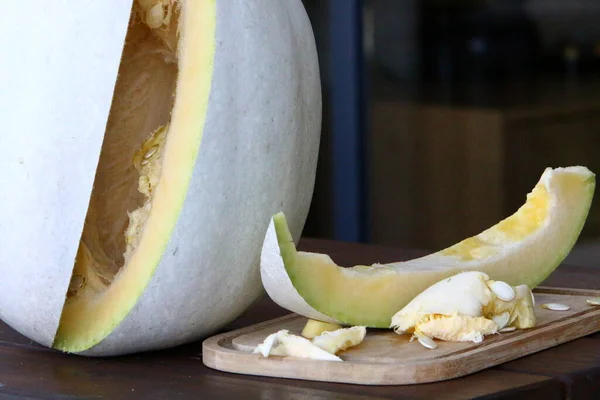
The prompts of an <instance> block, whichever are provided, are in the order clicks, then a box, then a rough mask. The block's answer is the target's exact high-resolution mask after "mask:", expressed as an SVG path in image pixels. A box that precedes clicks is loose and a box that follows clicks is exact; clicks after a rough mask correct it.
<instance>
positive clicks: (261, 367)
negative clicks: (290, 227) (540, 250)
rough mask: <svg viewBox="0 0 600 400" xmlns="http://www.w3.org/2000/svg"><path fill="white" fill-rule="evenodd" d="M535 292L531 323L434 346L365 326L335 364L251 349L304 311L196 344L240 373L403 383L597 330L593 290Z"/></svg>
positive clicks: (463, 371) (215, 363)
mask: <svg viewBox="0 0 600 400" xmlns="http://www.w3.org/2000/svg"><path fill="white" fill-rule="evenodd" d="M535 293H536V294H535V297H536V302H537V306H536V317H537V324H536V327H535V328H532V329H527V330H518V331H515V332H511V333H506V334H500V335H493V336H488V337H487V338H486V340H484V342H483V343H480V344H474V343H450V342H443V341H439V342H438V348H437V349H435V350H426V349H425V348H423V347H422V346H421V345H420V344H419V343H418V342H417V341H412V342H410V341H409V335H397V334H395V333H393V332H391V331H389V330H377V329H369V330H368V334H367V336H366V337H365V340H364V341H363V342H362V343H361V344H360V345H358V346H355V347H352V348H350V349H348V350H346V351H344V352H342V353H340V354H339V355H340V357H341V358H342V359H343V360H344V362H342V363H339V362H323V361H315V360H305V359H297V358H294V357H268V358H264V357H262V356H260V355H256V354H252V350H253V349H254V348H255V347H256V346H257V345H258V344H259V343H261V342H262V341H263V340H264V339H265V338H266V337H267V336H268V335H269V334H271V333H273V332H276V331H279V330H281V329H287V330H289V331H290V332H292V333H295V334H300V332H301V331H302V327H303V326H304V324H305V323H306V318H304V317H301V316H298V315H296V314H290V315H288V316H284V317H281V318H277V319H275V320H271V321H266V322H263V323H261V324H257V325H253V326H250V327H247V328H243V329H240V330H236V331H234V332H229V333H224V334H220V335H216V336H214V337H212V338H209V339H208V340H206V341H205V342H204V344H203V362H204V363H205V364H206V365H207V366H209V367H210V368H214V369H217V370H222V371H228V372H234V373H241V374H250V375H264V376H272V377H280V378H294V379H306V380H317V381H329V382H342V383H352V384H364V385H406V384H416V383H427V382H437V381H443V380H448V379H453V378H457V377H461V376H465V375H468V374H471V373H473V372H476V371H480V370H484V369H487V368H490V367H492V366H495V365H498V364H502V363H504V362H506V361H509V360H514V359H516V358H519V357H522V356H524V355H527V354H532V353H535V352H538V351H540V350H544V349H547V348H550V347H553V346H556V345H558V344H561V343H564V342H567V341H570V340H574V339H576V338H580V337H583V336H585V335H589V334H591V333H594V332H596V331H598V330H600V326H599V324H598V320H600V308H599V307H591V306H589V305H588V304H587V303H586V299H587V298H589V297H591V296H599V295H600V292H597V291H590V290H565V289H556V288H540V289H537V290H536V291H535ZM550 302H556V303H562V304H566V305H568V306H570V310H568V311H564V312H556V311H550V310H546V309H543V308H541V307H540V305H541V304H544V303H550Z"/></svg>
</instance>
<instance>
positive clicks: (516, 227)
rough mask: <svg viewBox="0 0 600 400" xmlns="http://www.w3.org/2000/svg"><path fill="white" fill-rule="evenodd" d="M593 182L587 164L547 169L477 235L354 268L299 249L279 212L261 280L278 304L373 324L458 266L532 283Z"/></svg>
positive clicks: (579, 217) (563, 251)
mask: <svg viewBox="0 0 600 400" xmlns="http://www.w3.org/2000/svg"><path fill="white" fill-rule="evenodd" d="M594 189H595V175H594V174H593V173H592V172H590V171H589V170H588V169H587V168H585V167H567V168H556V169H551V168H547V169H546V170H545V171H544V172H543V174H542V176H541V178H540V180H539V182H538V183H537V185H536V186H535V187H534V189H533V190H532V191H531V193H529V194H528V196H527V200H526V202H525V204H524V205H523V206H522V207H521V208H520V209H519V210H517V211H516V212H515V213H514V214H513V215H511V216H510V217H508V218H506V219H504V220H502V221H500V222H499V223H498V224H496V225H494V226H492V227H491V228H489V229H487V230H485V231H483V232H481V233H479V234H478V235H476V236H473V237H470V238H467V239H465V240H463V241H461V242H459V243H457V244H455V245H453V246H451V247H448V248H446V249H444V250H441V251H438V252H435V253H432V254H429V255H427V256H424V257H421V258H416V259H413V260H409V261H403V262H396V263H390V264H373V265H370V266H366V265H357V266H353V267H351V268H344V267H341V266H338V265H337V264H336V263H335V262H334V261H333V260H332V259H331V258H330V257H329V256H328V255H326V254H318V253H309V252H299V251H297V250H296V247H295V244H294V242H293V240H292V235H291V234H290V232H289V230H288V228H287V224H286V218H285V215H284V213H278V214H276V215H275V216H274V217H273V218H272V220H271V223H270V225H269V228H268V230H267V234H266V237H265V241H264V243H263V249H262V260H261V273H262V279H263V284H264V286H265V288H266V290H267V292H268V294H269V295H270V296H271V298H272V299H273V300H274V301H275V302H276V303H278V304H279V305H281V306H282V307H285V308H287V309H289V310H291V311H293V312H296V313H298V314H301V315H304V316H306V317H308V318H312V319H317V320H324V321H327V322H334V323H339V324H343V325H364V326H369V327H376V328H389V327H390V323H391V318H392V316H393V315H394V314H395V313H396V312H398V311H399V310H401V309H402V308H403V307H405V306H406V305H407V304H408V303H409V302H410V301H411V300H412V299H413V298H415V297H416V296H417V295H418V294H419V293H421V292H423V291H424V290H425V289H426V288H428V287H429V286H431V285H433V284H434V283H435V282H438V281H440V280H442V279H444V278H447V277H450V276H452V275H454V274H457V273H459V272H462V271H481V272H484V273H486V274H488V275H489V277H490V278H491V279H493V280H499V281H504V282H506V283H508V284H510V285H512V286H518V285H521V284H524V285H527V286H529V287H530V288H533V287H535V286H537V285H538V284H540V283H541V282H542V281H544V280H545V279H546V278H547V277H548V275H550V273H551V272H552V271H554V269H555V268H556V267H557V266H558V265H559V264H560V263H561V262H562V260H563V259H564V258H565V257H566V256H567V255H568V253H569V252H570V250H571V249H572V247H573V246H574V244H575V242H576V240H577V238H578V237H579V234H580V232H581V230H582V228H583V225H584V223H585V220H586V218H587V215H588V211H589V208H590V205H591V202H592V198H593V194H594Z"/></svg>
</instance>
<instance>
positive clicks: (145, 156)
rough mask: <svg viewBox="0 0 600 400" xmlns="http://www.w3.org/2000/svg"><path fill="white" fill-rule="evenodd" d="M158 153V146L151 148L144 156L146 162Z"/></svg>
mask: <svg viewBox="0 0 600 400" xmlns="http://www.w3.org/2000/svg"><path fill="white" fill-rule="evenodd" d="M157 151H158V146H156V145H154V146H152V147H150V150H148V151H147V152H146V154H144V160H147V159H149V158H150V157H152V156H153V155H154V154H156V152H157Z"/></svg>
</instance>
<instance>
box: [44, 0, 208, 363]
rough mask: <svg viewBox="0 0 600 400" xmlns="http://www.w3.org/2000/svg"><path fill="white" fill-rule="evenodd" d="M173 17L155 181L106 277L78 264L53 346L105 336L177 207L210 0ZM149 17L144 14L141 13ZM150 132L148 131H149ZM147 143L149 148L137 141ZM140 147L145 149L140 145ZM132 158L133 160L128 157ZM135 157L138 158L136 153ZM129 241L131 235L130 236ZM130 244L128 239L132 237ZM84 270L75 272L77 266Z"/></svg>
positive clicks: (80, 346)
mask: <svg viewBox="0 0 600 400" xmlns="http://www.w3.org/2000/svg"><path fill="white" fill-rule="evenodd" d="M177 6H180V7H181V9H180V19H179V20H178V21H177V35H178V38H177V43H178V46H177V53H176V54H177V60H178V63H177V68H178V70H177V77H176V86H175V92H176V93H177V96H175V99H174V104H173V108H172V109H171V118H170V121H169V125H168V126H167V127H156V128H157V130H160V129H163V128H164V129H167V130H168V132H165V133H167V136H166V139H165V140H164V143H162V144H161V145H162V146H164V149H162V154H161V156H162V165H160V168H161V170H160V172H159V176H158V177H157V179H158V180H157V184H156V186H155V188H154V189H153V192H152V194H151V196H149V198H147V200H148V201H146V203H144V205H143V206H142V208H144V207H145V208H146V209H145V210H141V209H138V210H136V211H140V212H141V213H142V214H144V215H141V219H142V221H141V222H139V221H138V223H137V225H138V226H134V225H136V220H135V216H133V218H132V216H131V215H130V225H129V228H130V229H133V230H135V231H136V232H132V231H130V232H129V235H128V234H127V233H125V236H126V237H127V242H128V248H127V251H126V253H125V254H124V257H125V259H126V262H125V263H124V265H122V267H120V269H119V270H118V272H116V274H115V275H114V277H113V278H112V282H110V283H109V284H108V285H107V284H106V282H102V281H101V279H99V278H100V277H99V276H98V274H97V271H92V269H91V267H90V265H89V264H88V265H82V263H79V264H77V263H76V266H75V268H74V275H73V280H72V285H71V289H70V290H71V291H73V293H71V294H68V297H67V298H66V299H65V303H64V307H63V310H62V315H61V320H60V323H59V327H58V330H57V333H56V335H55V339H54V343H53V346H52V347H54V348H55V349H58V350H61V351H64V352H69V353H78V352H82V351H85V350H88V349H90V348H91V347H93V346H95V345H96V344H98V343H100V342H101V341H102V340H103V339H105V338H106V337H107V336H108V335H109V334H110V333H111V332H112V331H113V330H114V329H115V328H116V327H117V326H118V325H119V324H120V323H121V322H122V321H123V320H124V319H125V317H126V316H127V314H128V313H129V312H130V311H131V310H132V309H133V308H134V307H135V305H136V303H137V301H138V300H139V298H140V297H141V296H142V293H143V291H144V289H145V288H146V286H147V285H148V283H149V281H150V279H151V277H152V276H153V274H154V272H155V270H156V268H157V266H158V264H159V262H160V260H161V258H162V255H163V253H164V251H165V248H166V246H167V243H168V240H169V237H170V234H171V233H172V231H173V229H174V227H175V224H176V221H177V218H178V215H179V213H180V211H181V208H182V207H183V203H184V200H185V196H186V192H187V188H188V185H189V182H190V181H191V177H192V173H193V167H194V164H195V162H196V158H197V156H198V152H199V148H200V144H201V141H202V136H203V130H204V122H205V120H206V113H207V109H208V100H209V94H210V89H211V82H212V75H213V73H212V71H213V66H214V55H215V40H214V38H215V33H216V1H215V0H207V1H202V2H182V3H181V4H178V5H177ZM143 22H144V23H147V22H148V21H143ZM148 133H149V134H150V133H151V132H148ZM143 150H144V151H148V149H143ZM141 154H142V155H143V152H142V153H141ZM132 162H134V160H132ZM138 162H139V158H138ZM132 241H133V242H134V243H131V242H132ZM130 244H131V245H130ZM78 271H79V272H81V273H83V274H84V275H83V276H79V278H78V275H77V272H78Z"/></svg>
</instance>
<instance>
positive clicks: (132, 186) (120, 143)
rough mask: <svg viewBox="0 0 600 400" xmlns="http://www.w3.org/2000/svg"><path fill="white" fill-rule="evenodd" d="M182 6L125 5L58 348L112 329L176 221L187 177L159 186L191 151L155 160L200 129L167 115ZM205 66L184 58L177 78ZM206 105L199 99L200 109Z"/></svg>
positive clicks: (174, 92)
mask: <svg viewBox="0 0 600 400" xmlns="http://www.w3.org/2000/svg"><path fill="white" fill-rule="evenodd" d="M181 5H182V4H181V3H179V2H173V1H170V0H162V1H160V0H159V1H156V0H155V1H148V0H137V1H136V2H135V3H134V4H133V11H132V14H131V18H130V24H129V28H128V31H127V36H126V39H125V46H124V50H123V56H122V60H121V65H120V68H119V75H118V79H117V82H116V87H115V92H114V97H113V103H112V106H111V110H110V114H109V118H108V123H107V128H106V133H105V136H104V142H103V145H102V150H101V153H100V160H99V163H98V168H97V171H96V176H95V180H94V189H93V191H92V194H91V199H90V205H89V209H88V213H87V216H86V220H85V227H84V231H83V234H82V238H81V242H80V245H79V250H78V252H77V258H76V261H75V267H74V271H73V276H72V278H71V284H70V286H69V291H68V293H67V299H66V302H65V305H64V309H63V312H62V317H61V321H60V325H59V329H58V332H57V335H56V338H55V342H54V347H55V348H57V349H60V350H65V351H81V350H84V349H87V348H89V347H91V346H93V345H95V344H97V343H98V342H99V341H100V340H102V339H103V338H104V337H106V335H107V334H108V333H109V332H110V331H112V329H113V328H114V327H115V326H116V325H117V324H118V323H119V322H120V321H121V320H122V319H123V318H124V317H125V315H126V313H127V312H129V311H130V310H131V308H132V307H133V305H134V304H135V302H136V300H137V298H138V297H139V295H140V293H141V290H143V287H144V286H145V284H147V282H148V280H149V278H150V276H151V275H152V273H153V270H154V267H156V265H157V257H158V256H159V255H160V251H161V249H163V248H164V245H165V240H166V239H167V238H168V236H169V233H170V231H171V230H172V228H173V225H174V223H175V220H176V218H175V215H174V214H173V211H175V210H177V209H178V208H179V206H180V203H181V201H182V200H183V196H184V195H185V189H186V186H185V184H183V182H182V184H181V185H176V184H173V185H171V187H170V190H171V193H169V194H168V195H167V194H166V193H165V192H164V191H163V192H162V193H160V192H159V191H158V190H159V189H158V188H159V186H160V185H165V184H168V182H169V181H173V183H175V182H174V181H175V180H176V179H177V177H178V176H179V177H180V178H184V177H186V176H187V177H186V178H184V179H189V178H190V172H191V170H192V168H191V165H189V163H190V162H192V161H193V159H192V158H188V159H187V163H185V162H184V163H166V165H164V166H163V164H164V161H165V158H166V157H170V158H171V159H172V158H173V157H176V156H177V154H181V153H184V152H185V151H186V150H187V149H186V148H184V147H182V146H185V145H186V143H187V144H188V145H191V146H194V145H195V146H197V145H198V143H199V140H200V137H201V132H202V131H201V130H196V131H195V132H194V131H193V130H191V129H189V128H188V129H186V128H185V127H183V126H182V125H181V124H178V123H174V124H171V118H172V116H174V117H175V118H177V121H179V118H180V117H181V118H185V116H181V115H180V114H181V113H182V111H181V108H182V107H183V105H185V106H189V101H191V99H188V98H186V97H187V94H186V93H179V94H178V89H179V88H178V87H177V80H178V74H179V61H180V59H182V58H183V59H184V57H185V54H181V53H180V52H179V51H178V43H179V41H180V40H181V41H184V43H185V41H186V40H189V39H186V37H185V35H186V34H187V35H198V33H196V32H193V31H190V30H189V29H182V30H181V31H180V32H179V18H180V12H181ZM188 6H189V5H188ZM201 8H203V10H202V11H204V12H205V13H206V17H205V19H206V21H202V22H204V23H205V25H204V26H205V27H206V28H207V29H206V30H205V31H204V32H205V33H203V34H202V36H204V37H205V38H204V40H207V39H210V35H211V31H212V29H210V22H209V19H210V13H209V12H210V7H206V6H204V7H201ZM188 11H190V12H191V10H188ZM187 28H189V26H188V27H187ZM213 29H214V27H213ZM186 44H187V43H186ZM185 48H186V47H185V46H184V47H183V49H185ZM197 51H199V52H201V53H204V54H203V57H204V59H205V60H208V59H209V58H210V57H211V55H210V47H205V48H204V49H202V48H200V49H198V50H197ZM184 60H185V59H184ZM209 66H210V64H204V65H193V64H192V65H189V64H188V65H185V69H184V71H183V72H182V74H183V75H184V76H183V77H182V80H183V81H187V78H186V76H185V74H186V73H187V74H188V75H189V74H190V73H195V74H198V75H200V76H202V75H204V79H206V78H207V77H210V70H208V69H207V67H209ZM193 68H198V70H197V71H193V72H192V71H191V70H192V69H193ZM203 89H204V90H203V92H204V93H202V92H197V93H196V94H195V95H196V96H197V98H198V100H199V101H200V102H202V103H205V104H206V100H207V99H206V97H207V96H208V93H207V90H208V89H209V85H208V84H207V82H205V83H204V88H203ZM175 99H177V104H176V102H175ZM198 100H196V101H198ZM205 104H204V106H203V105H201V104H199V107H198V112H199V114H202V109H203V108H204V109H205V108H206V105H205ZM175 107H177V108H175ZM168 139H169V140H170V141H169V145H170V147H169V148H168V152H169V154H165V152H166V151H167V149H166V143H167V140H168ZM178 164H179V165H178ZM186 164H187V165H186ZM163 182H164V183H163ZM153 209H154V210H155V212H154V213H153V219H152V221H149V217H150V213H151V211H152V210H153ZM138 250H139V251H138Z"/></svg>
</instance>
